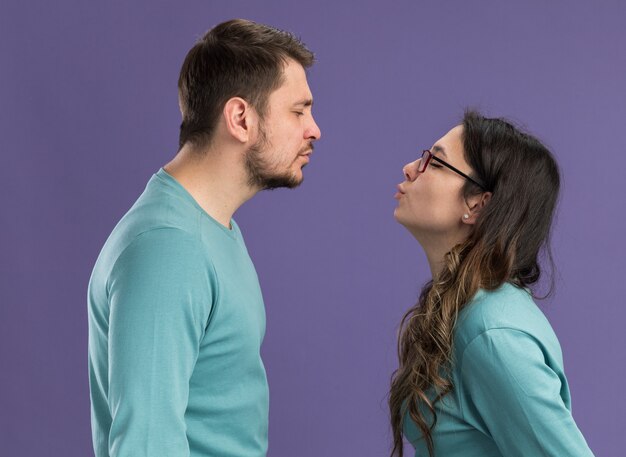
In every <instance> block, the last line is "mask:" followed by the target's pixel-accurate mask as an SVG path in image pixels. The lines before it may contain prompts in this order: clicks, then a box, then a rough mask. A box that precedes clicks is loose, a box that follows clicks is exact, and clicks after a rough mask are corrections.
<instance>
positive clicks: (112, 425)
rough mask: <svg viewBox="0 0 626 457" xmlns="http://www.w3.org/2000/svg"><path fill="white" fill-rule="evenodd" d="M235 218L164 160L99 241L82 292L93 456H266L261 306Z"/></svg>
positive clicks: (252, 272) (266, 422)
mask: <svg viewBox="0 0 626 457" xmlns="http://www.w3.org/2000/svg"><path fill="white" fill-rule="evenodd" d="M231 224H232V229H229V228H227V227H224V226H222V225H221V224H219V223H218V222H217V221H215V220H214V219H212V218H211V217H210V216H209V215H208V214H207V213H206V212H205V211H204V210H203V209H202V208H201V207H200V206H199V205H198V204H197V202H196V201H195V200H194V199H193V197H192V196H191V195H190V194H189V193H188V192H187V191H186V190H185V189H184V188H183V187H182V186H181V185H180V184H179V183H178V182H177V181H176V180H175V179H174V178H173V177H172V176H170V175H169V174H167V173H166V172H165V171H164V170H163V169H160V170H159V171H158V172H157V173H156V174H155V175H154V176H153V177H152V178H151V179H150V181H149V183H148V185H147V187H146V189H145V191H144V193H143V194H142V195H141V196H140V197H139V199H138V200H137V202H136V203H135V204H134V206H133V207H132V208H131V209H130V210H129V212H128V213H127V214H126V215H125V216H124V217H123V218H122V220H121V221H120V222H119V223H118V225H117V226H116V227H115V229H114V230H113V232H112V233H111V235H110V237H109V238H108V240H107V242H106V243H105V245H104V247H103V249H102V251H101V253H100V255H99V257H98V260H97V262H96V265H95V267H94V270H93V273H92V276H91V280H90V283H89V291H88V306H89V383H90V392H91V417H92V434H93V444H94V450H95V455H96V457H109V456H110V457H144V456H145V457H148V456H149V457H159V456H172V457H187V456H189V457H201V456H202V457H208V456H220V457H262V456H265V454H266V451H267V424H268V403H269V401H268V388H267V380H266V375H265V369H264V367H263V362H262V361H261V357H260V346H261V342H262V340H263V336H264V333H265V309H264V305H263V298H262V295H261V290H260V287H259V283H258V278H257V275H256V271H255V269H254V266H253V264H252V261H251V260H250V257H249V255H248V251H247V249H246V246H245V244H244V241H243V238H242V236H241V232H240V231H239V228H238V226H237V224H236V223H235V222H234V221H231Z"/></svg>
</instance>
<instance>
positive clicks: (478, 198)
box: [461, 192, 492, 224]
mask: <svg viewBox="0 0 626 457" xmlns="http://www.w3.org/2000/svg"><path fill="white" fill-rule="evenodd" d="M491 195H492V193H491V192H483V193H482V194H477V195H472V196H471V197H469V198H468V199H466V200H465V204H466V205H467V208H468V211H467V212H466V213H465V214H463V217H462V218H461V220H462V221H463V222H464V223H466V224H475V223H476V219H477V218H478V215H479V214H480V212H481V211H482V209H483V208H484V207H485V206H487V203H489V200H491Z"/></svg>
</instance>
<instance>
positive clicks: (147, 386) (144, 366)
mask: <svg viewBox="0 0 626 457" xmlns="http://www.w3.org/2000/svg"><path fill="white" fill-rule="evenodd" d="M214 288H215V277H214V270H213V267H212V265H211V264H210V262H209V261H208V260H207V257H206V256H205V255H204V253H203V252H202V247H201V245H200V243H199V242H198V241H196V240H195V239H194V238H192V237H191V236H190V235H189V234H187V233H186V232H184V231H182V230H178V229H169V228H167V229H156V230H152V231H149V232H146V233H143V234H141V235H139V236H138V237H137V238H136V239H135V240H134V241H133V242H132V244H131V245H130V246H129V247H128V248H126V250H125V251H124V252H123V253H122V255H120V257H119V259H118V260H117V262H116V263H115V266H114V268H113V271H112V273H111V276H110V278H109V283H108V293H109V304H110V314H109V332H108V335H109V348H108V349H109V379H108V382H109V390H108V404H109V409H110V412H111V417H112V424H111V430H110V435H109V453H110V455H111V457H143V456H146V457H147V456H150V457H155V456H177V457H178V456H180V457H183V456H188V455H189V444H188V442H187V436H186V432H185V430H186V427H185V420H184V415H185V410H186V408H187V402H188V396H189V379H190V377H191V374H192V372H193V369H194V366H195V363H196V360H197V357H198V350H199V344H200V341H201V339H202V337H203V335H204V331H205V328H206V324H207V320H208V316H209V312H210V311H211V307H212V301H213V295H214Z"/></svg>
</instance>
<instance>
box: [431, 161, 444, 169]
mask: <svg viewBox="0 0 626 457" xmlns="http://www.w3.org/2000/svg"><path fill="white" fill-rule="evenodd" d="M429 165H430V166H431V167H435V168H441V167H442V166H443V165H440V164H438V163H437V162H434V161H431V162H430V164H429Z"/></svg>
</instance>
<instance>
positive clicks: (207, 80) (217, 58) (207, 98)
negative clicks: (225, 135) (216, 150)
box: [178, 19, 314, 148]
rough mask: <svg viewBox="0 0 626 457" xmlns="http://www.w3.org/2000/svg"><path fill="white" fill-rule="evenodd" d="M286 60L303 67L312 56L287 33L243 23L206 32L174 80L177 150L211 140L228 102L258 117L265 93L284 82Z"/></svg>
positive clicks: (307, 65)
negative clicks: (238, 101) (240, 103)
mask: <svg viewBox="0 0 626 457" xmlns="http://www.w3.org/2000/svg"><path fill="white" fill-rule="evenodd" d="M287 59H293V60H295V61H296V62H298V63H299V64H300V65H302V67H303V68H308V67H310V66H311V65H313V61H314V57H313V53H312V52H311V51H309V50H308V49H307V48H306V46H305V45H304V44H303V43H302V42H301V41H300V40H299V39H298V38H296V37H295V36H293V35H292V34H290V33H288V32H285V31H282V30H278V29H275V28H273V27H269V26H267V25H263V24H257V23H255V22H252V21H247V20H244V19H233V20H230V21H227V22H223V23H222V24H219V25H217V26H216V27H214V28H212V29H211V30H209V31H208V32H207V33H206V34H205V35H204V36H203V37H202V39H200V40H199V41H198V42H197V43H196V44H195V45H194V47H193V48H191V50H190V51H189V53H188V54H187V57H185V61H184V62H183V66H182V68H181V70H180V76H179V78H178V100H179V105H180V110H181V113H182V115H183V122H182V124H181V126H180V137H179V141H178V143H179V148H182V147H183V146H184V145H185V143H187V142H189V143H192V144H193V145H194V146H196V147H203V146H206V145H207V144H209V142H210V141H211V138H212V135H213V132H214V130H215V126H216V125H217V120H218V118H219V115H220V113H221V111H222V109H223V107H224V104H225V103H226V102H227V101H228V100H229V99H230V98H232V97H241V98H243V99H244V100H246V101H248V103H250V104H251V105H252V106H253V107H254V108H255V109H256V110H257V112H258V113H259V116H260V117H263V114H264V113H265V110H266V105H267V99H268V97H269V94H270V93H272V92H273V91H274V90H276V89H278V88H279V87H280V86H281V84H282V83H283V69H284V66H285V64H286V62H287Z"/></svg>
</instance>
